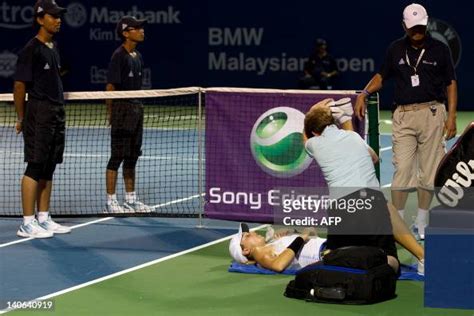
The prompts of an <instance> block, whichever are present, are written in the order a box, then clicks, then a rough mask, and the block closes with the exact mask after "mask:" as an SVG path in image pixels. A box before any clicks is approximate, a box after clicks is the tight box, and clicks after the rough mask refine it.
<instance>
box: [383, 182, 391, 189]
mask: <svg viewBox="0 0 474 316" xmlns="http://www.w3.org/2000/svg"><path fill="white" fill-rule="evenodd" d="M391 185H392V184H391V183H389V184H384V185H382V188H389V187H390V186H391Z"/></svg>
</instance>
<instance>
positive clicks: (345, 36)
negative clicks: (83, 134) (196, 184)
mask: <svg viewBox="0 0 474 316" xmlns="http://www.w3.org/2000/svg"><path fill="white" fill-rule="evenodd" d="M58 2H59V4H60V5H62V6H64V7H68V9H69V12H68V14H69V15H68V16H67V17H65V18H64V20H63V27H62V30H61V33H60V34H59V35H58V37H57V40H58V43H59V46H60V49H61V51H62V55H63V66H65V67H67V68H69V73H68V74H67V75H66V76H65V78H64V83H65V89H66V90H67V91H82V90H103V89H104V86H105V81H104V80H105V70H106V68H107V64H108V61H109V58H110V55H111V54H112V52H113V50H114V49H115V48H116V47H117V46H118V45H120V42H119V41H117V40H115V39H114V38H113V37H114V36H113V35H114V34H115V33H114V29H115V25H116V21H117V18H118V16H120V15H121V14H122V12H120V11H124V12H125V13H126V12H127V11H129V10H133V9H134V7H135V8H136V11H141V12H144V14H145V15H146V16H148V17H149V21H150V23H149V25H148V26H147V27H146V41H145V42H144V43H143V44H142V45H140V46H139V50H140V51H141V52H142V54H143V56H144V59H145V63H146V67H147V68H149V70H147V71H146V73H145V75H146V78H147V79H146V86H147V87H148V88H154V89H163V88H174V87H183V86H193V85H196V86H204V87H209V86H232V87H268V88H284V89H292V88H296V87H297V79H298V77H299V76H300V75H301V73H302V67H301V66H302V62H301V60H302V59H303V58H306V57H307V56H308V55H309V53H310V51H311V49H312V47H313V44H314V41H315V39H316V38H319V37H322V38H325V39H326V40H327V41H328V44H329V50H330V53H331V54H332V55H334V56H335V57H336V58H337V59H338V60H339V62H338V63H339V65H340V67H341V77H340V80H339V82H338V86H337V88H338V89H347V90H358V89H362V88H363V87H364V86H365V84H366V83H367V81H368V80H369V79H370V78H371V77H372V75H373V74H374V72H375V71H377V70H378V69H379V67H380V63H381V61H382V59H383V56H384V54H385V50H386V48H387V46H388V45H389V44H390V42H392V41H393V40H395V39H397V38H399V37H401V36H403V34H404V32H403V29H402V26H401V20H402V11H403V8H404V7H405V6H406V5H407V4H410V3H411V2H412V1H375V0H368V1H351V2H346V1H326V2H322V1H304V2H303V1H294V2H287V1H285V2H283V1H272V2H269V1H247V0H242V1H215V0H208V1H199V2H196V1H184V0H177V1H172V0H169V1H161V0H160V1H144V0H142V1H135V2H131V1H117V0H102V1H97V0H96V1H91V0H79V1H65V0H62V1H61V0H58ZM420 3H421V4H423V5H424V6H425V7H426V9H427V11H428V14H429V16H430V17H431V18H433V19H432V20H431V22H435V23H431V24H430V28H431V29H433V30H434V32H435V34H434V35H435V36H436V37H437V38H444V39H445V41H446V43H448V44H449V46H450V47H451V50H452V53H453V57H454V59H455V62H456V63H457V68H456V70H457V75H458V83H459V108H460V109H465V110H469V109H472V108H473V105H474V96H473V94H472V93H469V92H468V89H469V87H471V86H472V84H473V79H472V77H473V76H472V74H473V70H474V61H473V59H472V58H470V56H473V55H474V41H473V36H472V34H471V35H469V34H470V33H469V32H471V31H469V30H472V26H471V19H472V13H473V12H474V3H473V2H470V1H463V2H461V1H457V0H454V1H449V2H446V1H420ZM33 4H34V1H25V0H2V1H1V2H0V32H1V36H2V39H3V40H2V42H1V43H0V92H11V87H12V78H11V76H12V74H13V71H14V67H15V62H16V54H17V53H18V51H19V50H20V49H21V48H22V47H23V45H24V44H25V43H26V41H27V40H28V39H29V38H31V37H32V36H34V34H35V30H34V29H33V28H32V27H31V24H32V6H33ZM147 11H148V12H147ZM152 16H153V18H151V19H150V17H152ZM153 20H154V21H153ZM453 30H454V31H453ZM252 31H253V32H256V33H258V32H260V33H259V34H260V35H261V36H260V41H257V42H256V41H250V42H249V41H247V42H246V41H245V39H246V38H245V36H243V35H244V33H245V32H252ZM213 32H214V33H213ZM218 32H221V33H222V34H224V33H225V32H228V33H227V34H228V35H231V36H230V37H228V38H227V39H228V41H227V42H226V41H220V39H221V38H220V37H218V36H214V37H212V36H210V34H215V33H218ZM239 32H240V35H242V37H241V40H242V41H240V42H239V41H232V38H233V39H238V34H239ZM236 34H237V35H236ZM233 36H234V37H233ZM235 36H237V37H235ZM446 38H449V40H446ZM247 39H248V38H247ZM222 53H224V54H225V55H226V62H225V67H223V65H224V64H222V65H219V66H220V67H219V69H216V67H215V65H214V67H212V66H213V65H212V64H211V63H210V56H211V57H212V56H216V57H218V56H220V55H219V54H222ZM213 54H214V55H213ZM240 54H242V56H243V58H244V60H245V62H246V63H255V62H256V60H257V59H260V60H265V59H269V58H276V59H275V60H273V61H270V62H273V63H277V64H278V67H276V68H275V67H273V68H271V69H267V70H266V71H262V73H260V74H259V70H258V69H254V68H252V67H251V66H252V65H251V64H247V67H250V68H249V69H247V70H246V69H242V66H236V67H234V68H233V67H232V66H235V64H232V62H233V61H232V58H238V57H239V55H240ZM295 60H298V65H296V64H295V63H293V61H295ZM234 61H235V60H234ZM282 63H287V64H288V65H289V64H291V65H289V66H285V67H282V66H281V65H282ZM364 64H365V66H364ZM295 65H296V66H295ZM349 65H352V66H349ZM244 66H245V65H244ZM224 68H225V69H224ZM243 68H245V67H243ZM391 94H392V87H391V85H389V84H388V85H386V87H385V88H384V90H383V91H382V101H383V102H382V105H383V107H384V108H389V107H390V103H391Z"/></svg>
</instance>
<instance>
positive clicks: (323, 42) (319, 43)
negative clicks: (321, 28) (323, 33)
mask: <svg viewBox="0 0 474 316" xmlns="http://www.w3.org/2000/svg"><path fill="white" fill-rule="evenodd" d="M323 45H326V46H327V43H326V40H325V39H324V38H318V39H316V47H319V46H323Z"/></svg>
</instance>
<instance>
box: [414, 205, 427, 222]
mask: <svg viewBox="0 0 474 316" xmlns="http://www.w3.org/2000/svg"><path fill="white" fill-rule="evenodd" d="M416 224H417V225H418V226H426V225H427V224H428V210H424V209H422V208H419V209H418V214H417V215H416Z"/></svg>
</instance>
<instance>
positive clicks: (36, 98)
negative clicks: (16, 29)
mask: <svg viewBox="0 0 474 316" xmlns="http://www.w3.org/2000/svg"><path fill="white" fill-rule="evenodd" d="M65 11H66V9H64V8H61V7H59V6H58V5H57V4H56V2H55V1H54V0H38V1H37V2H36V4H35V6H34V14H35V22H34V23H35V25H36V26H37V27H39V31H38V34H37V35H36V36H35V37H34V38H33V39H31V40H30V41H29V42H28V43H27V44H26V46H25V47H24V48H23V49H22V50H21V52H20V54H19V57H18V62H17V66H16V73H15V76H14V80H15V83H14V102H15V109H16V113H17V122H16V127H15V128H16V132H17V134H19V133H22V132H23V139H24V153H25V162H27V163H28V165H27V167H26V171H25V173H24V176H23V178H22V182H21V199H22V205H23V224H22V225H20V228H19V229H18V232H17V235H18V236H20V237H32V238H48V237H52V236H53V234H55V233H56V234H65V233H69V232H70V231H71V229H70V228H69V227H66V226H62V225H59V224H57V223H55V222H54V221H53V220H52V219H51V216H50V215H49V211H48V210H49V203H50V198H51V190H52V186H53V181H52V180H53V173H54V170H55V168H56V164H58V163H62V161H63V152H64V131H65V113H64V97H63V85H62V81H61V77H60V69H61V66H60V65H61V64H60V60H59V53H58V50H57V47H56V43H55V42H53V36H54V35H55V34H56V33H58V32H59V29H60V27H61V15H62V14H63V13H64V12H65ZM26 93H28V102H26V101H25V99H26ZM35 207H37V210H38V213H37V215H38V219H37V220H36V219H35Z"/></svg>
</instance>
